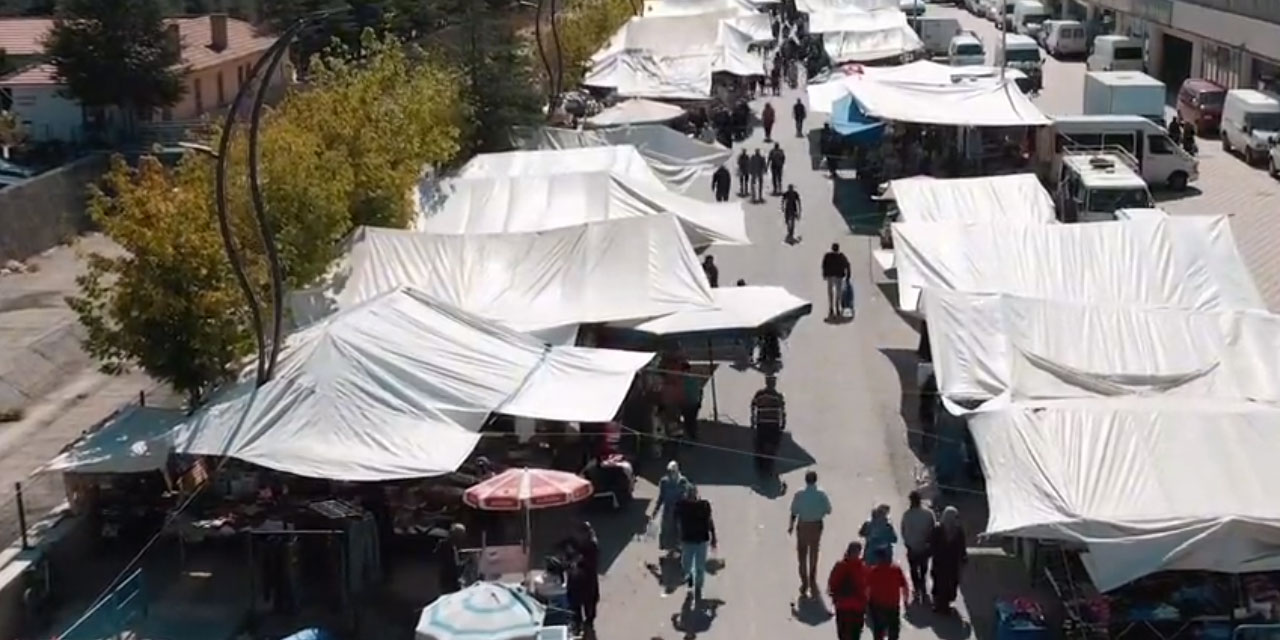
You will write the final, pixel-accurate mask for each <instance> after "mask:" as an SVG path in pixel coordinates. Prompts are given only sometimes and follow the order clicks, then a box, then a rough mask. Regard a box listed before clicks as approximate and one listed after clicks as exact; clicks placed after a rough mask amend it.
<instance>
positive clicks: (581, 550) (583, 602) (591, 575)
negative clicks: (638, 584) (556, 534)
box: [566, 522, 600, 635]
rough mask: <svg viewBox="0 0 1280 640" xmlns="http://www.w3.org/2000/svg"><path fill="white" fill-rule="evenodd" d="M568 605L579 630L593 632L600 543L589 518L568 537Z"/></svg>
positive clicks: (598, 586) (598, 583)
mask: <svg viewBox="0 0 1280 640" xmlns="http://www.w3.org/2000/svg"><path fill="white" fill-rule="evenodd" d="M568 546H569V551H570V553H571V557H572V564H571V565H570V567H569V580H568V585H566V586H567V587H568V594H567V595H568V597H569V609H570V610H572V611H573V624H574V626H575V627H576V628H577V629H578V632H579V633H582V634H584V635H585V634H588V633H594V631H595V622H596V607H597V606H598V605H599V604H600V543H599V542H598V541H597V540H596V531H595V529H594V528H592V526H591V523H590V522H583V523H582V525H581V527H580V528H579V529H578V535H577V536H576V537H575V538H573V539H572V540H570V541H569V544H568Z"/></svg>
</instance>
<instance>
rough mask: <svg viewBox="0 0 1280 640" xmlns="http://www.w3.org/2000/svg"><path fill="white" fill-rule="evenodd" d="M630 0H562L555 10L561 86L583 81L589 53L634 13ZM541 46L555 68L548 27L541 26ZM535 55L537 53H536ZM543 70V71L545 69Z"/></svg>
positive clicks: (589, 57) (554, 45) (554, 68)
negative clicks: (561, 4) (556, 10)
mask: <svg viewBox="0 0 1280 640" xmlns="http://www.w3.org/2000/svg"><path fill="white" fill-rule="evenodd" d="M632 1H633V0H565V2H564V6H561V7H560V9H559V11H558V13H557V20H558V21H557V23H556V30H557V32H558V34H559V40H560V49H559V56H560V60H561V62H562V63H563V65H564V87H565V88H572V87H575V86H577V85H578V83H580V82H581V81H582V77H583V75H584V74H586V72H587V70H588V69H587V66H588V64H589V62H590V61H591V56H592V55H594V54H595V52H596V51H599V50H600V48H601V47H603V46H604V45H605V43H607V42H608V41H609V38H610V37H611V36H613V34H614V33H616V32H617V31H618V29H620V28H622V25H624V24H626V23H627V20H630V19H631V17H632V16H634V15H635V6H634V5H633V4H632ZM635 1H639V0H635ZM548 2H549V0H548ZM542 40H543V42H542V46H543V48H544V50H545V51H546V52H547V58H548V60H549V61H550V64H551V68H552V70H553V71H554V70H556V55H557V50H556V44H555V39H554V38H553V37H552V34H551V31H550V28H549V27H544V28H543V29H542ZM535 55H536V53H535ZM544 73H545V71H544Z"/></svg>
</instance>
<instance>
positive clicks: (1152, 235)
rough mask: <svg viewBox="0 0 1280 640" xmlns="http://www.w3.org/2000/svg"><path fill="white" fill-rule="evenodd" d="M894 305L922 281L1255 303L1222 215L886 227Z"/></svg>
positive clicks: (1211, 306) (1076, 295)
mask: <svg viewBox="0 0 1280 640" xmlns="http://www.w3.org/2000/svg"><path fill="white" fill-rule="evenodd" d="M893 249H894V260H895V262H896V265H897V268H898V304H899V308H901V309H903V310H904V311H915V310H916V308H917V305H918V302H919V297H920V290H921V289H922V288H936V289H943V290H946V291H961V292H968V293H1007V294H1011V295H1018V296H1025V297H1029V298H1044V299H1048V300H1062V301H1074V302H1089V303H1095V304H1138V305H1148V306H1163V307H1174V308H1180V309H1199V310H1216V309H1263V308H1265V305H1264V304H1263V302H1262V297H1261V296H1260V294H1259V293H1258V290H1257V288H1256V287H1255V286H1254V283H1253V277H1252V276H1251V275H1250V274H1249V271H1248V269H1247V268H1246V267H1245V265H1244V262H1243V260H1242V259H1241V258H1240V254H1239V252H1238V251H1237V250H1236V243H1235V238H1234V236H1232V234H1231V225H1230V223H1229V222H1228V220H1227V217H1226V216H1180V217H1170V218H1165V219H1145V220H1130V221H1124V222H1120V221H1115V222H1095V223H1088V224H1054V225H1010V224H1006V223H994V224H978V223H948V222H930V223H898V224H894V225H893Z"/></svg>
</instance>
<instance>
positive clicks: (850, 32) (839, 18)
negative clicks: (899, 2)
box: [810, 9, 924, 63]
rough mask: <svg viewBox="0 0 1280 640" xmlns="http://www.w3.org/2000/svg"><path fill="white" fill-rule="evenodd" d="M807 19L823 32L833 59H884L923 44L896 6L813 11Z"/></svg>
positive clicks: (824, 43) (829, 54) (858, 60)
mask: <svg viewBox="0 0 1280 640" xmlns="http://www.w3.org/2000/svg"><path fill="white" fill-rule="evenodd" d="M810 20H811V21H816V22H817V25H818V28H821V29H822V31H821V32H819V31H816V30H814V33H821V34H822V48H823V49H824V50H825V51H826V52H827V56H829V57H830V58H831V61H832V62H834V63H842V62H868V61H871V60H883V59H885V58H892V57H897V56H901V55H903V54H906V53H909V52H912V51H918V50H920V49H923V48H924V42H923V41H921V40H920V36H918V35H916V32H915V30H914V29H912V28H911V25H909V24H907V16H906V14H904V13H902V12H901V11H899V10H897V9H881V10H878V11H870V12H850V11H844V12H823V13H815V14H811V15H810ZM811 29H812V27H811Z"/></svg>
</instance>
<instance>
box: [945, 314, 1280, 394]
mask: <svg viewBox="0 0 1280 640" xmlns="http://www.w3.org/2000/svg"><path fill="white" fill-rule="evenodd" d="M923 302H924V307H923V309H924V312H925V316H926V317H927V318H929V322H928V331H929V344H930V347H931V351H932V356H933V367H934V372H935V374H936V376H937V383H938V392H939V394H940V395H942V396H943V397H944V398H946V399H949V400H974V401H986V400H991V399H992V398H1003V399H1005V400H1008V401H1013V402H1022V401H1028V400H1053V399H1063V398H1105V397H1115V396H1163V397H1178V398H1202V399H1218V400H1224V401H1230V402H1266V403H1280V357H1271V356H1260V354H1280V316H1275V315H1272V314H1270V313H1268V312H1266V311H1261V310H1247V311H1188V310H1184V309H1169V308H1153V307H1139V306H1132V305H1099V304H1090V303H1087V302H1084V303H1081V302H1060V301H1051V300H1041V299H1034V298H1022V297H1017V296H1007V295H991V294H971V293H957V292H946V291H941V290H937V289H933V290H928V291H926V292H925V294H924V298H923Z"/></svg>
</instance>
